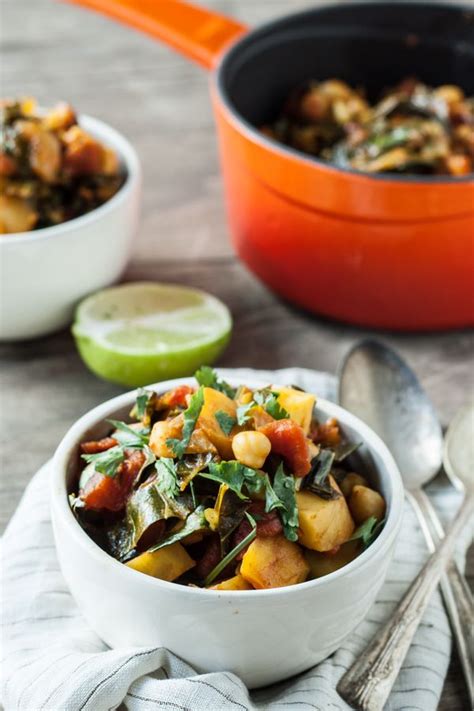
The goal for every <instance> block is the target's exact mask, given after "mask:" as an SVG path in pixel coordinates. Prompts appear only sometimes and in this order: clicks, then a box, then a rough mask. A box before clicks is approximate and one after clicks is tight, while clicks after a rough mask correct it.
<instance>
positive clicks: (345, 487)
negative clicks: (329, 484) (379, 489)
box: [339, 472, 368, 499]
mask: <svg viewBox="0 0 474 711" xmlns="http://www.w3.org/2000/svg"><path fill="white" fill-rule="evenodd" d="M357 485H359V486H367V485H368V482H367V479H364V477H363V476H361V475H360V474H356V472H349V474H346V476H345V477H344V479H343V480H342V481H341V483H340V484H339V488H340V489H341V491H342V493H343V494H344V496H345V497H346V499H348V498H349V496H350V495H351V494H352V489H353V488H354V486H357Z"/></svg>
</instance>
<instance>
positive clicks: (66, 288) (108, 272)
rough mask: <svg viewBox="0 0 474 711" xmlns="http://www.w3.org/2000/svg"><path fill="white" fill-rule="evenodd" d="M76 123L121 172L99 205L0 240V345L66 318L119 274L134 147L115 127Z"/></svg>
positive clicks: (135, 173) (128, 234)
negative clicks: (109, 152)
mask: <svg viewBox="0 0 474 711" xmlns="http://www.w3.org/2000/svg"><path fill="white" fill-rule="evenodd" d="M79 123H80V125H81V126H82V127H83V128H84V129H85V130H86V131H89V132H90V133H91V134H92V135H93V136H94V137H96V138H98V139H99V140H100V141H101V142H102V143H104V144H105V145H107V146H110V147H111V148H114V149H115V150H116V152H117V154H118V155H119V157H120V160H121V162H122V165H123V168H124V170H125V172H126V176H127V177H126V180H125V183H124V184H123V186H122V187H121V188H120V190H119V191H118V192H117V193H116V194H115V195H114V196H113V197H112V198H111V199H110V200H108V201H107V202H105V203H104V204H103V205H101V206H100V207H98V208H96V209H95V210H92V211H91V212H88V213H87V214H85V215H82V216H81V217H76V218H75V219H73V220H69V221H68V222H64V223H62V224H60V225H55V226H54V227H45V228H43V229H39V230H33V231H31V232H21V233H16V234H9V235H0V277H1V278H0V340H2V341H9V340H24V339H28V338H36V337H38V336H43V335H45V334H47V333H51V332H53V331H56V330H58V329H60V328H63V327H64V326H67V324H68V323H70V321H71V320H72V315H73V311H74V307H75V305H76V304H77V302H78V301H79V300H80V299H81V298H82V297H84V296H85V295H86V294H89V293H91V292H92V291H95V290H97V289H101V288H103V287H105V286H108V285H109V284H112V283H113V282H115V281H116V280H117V279H118V278H119V276H120V275H121V273H122V272H123V270H124V268H125V265H126V263H127V261H128V258H129V254H130V251H131V243H132V239H133V236H134V234H135V232H136V228H137V226H138V214H139V204H140V190H141V169H140V164H139V160H138V156H137V154H136V152H135V149H134V148H133V147H132V146H131V144H130V143H129V142H128V141H127V139H126V138H124V137H123V136H122V135H121V134H120V133H118V132H117V131H115V130H114V129H113V128H111V127H110V126H108V125H107V124H105V123H103V122H102V121H98V120H97V119H94V118H91V117H90V116H81V117H80V119H79Z"/></svg>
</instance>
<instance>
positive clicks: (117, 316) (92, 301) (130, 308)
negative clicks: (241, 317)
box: [72, 282, 232, 387]
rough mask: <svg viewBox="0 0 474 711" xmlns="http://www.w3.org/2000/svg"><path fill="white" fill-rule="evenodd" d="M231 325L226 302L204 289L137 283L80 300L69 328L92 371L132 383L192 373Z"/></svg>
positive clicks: (219, 346)
mask: <svg viewBox="0 0 474 711" xmlns="http://www.w3.org/2000/svg"><path fill="white" fill-rule="evenodd" d="M231 329H232V319H231V316H230V313H229V310H228V309H227V307H226V306H225V305H224V304H223V303H222V302H221V301H219V300H218V299H216V298H215V297H214V296H211V295H210V294H207V293H206V292H204V291H200V290H198V289H190V288H188V287H184V286H178V285H175V284H159V283H155V282H136V283H132V284H123V285H121V286H117V287H112V288H110V289H104V290H103V291H99V292H97V293H96V294H93V295H92V296H89V297H87V298H86V299H84V301H82V302H81V303H80V304H79V306H78V308H77V311H76V318H75V322H74V324H73V327H72V332H73V334H74V338H75V339H76V344H77V347H78V350H79V353H80V354H81V356H82V358H83V360H84V362H85V363H86V365H87V366H88V367H89V368H90V369H91V370H92V371H93V372H94V373H96V375H99V376H100V377H101V378H105V379H106V380H111V381H112V382H115V383H120V384H121V385H130V386H134V387H137V386H139V385H147V384H149V383H153V382H155V381H158V380H167V379H169V378H178V377H181V376H184V375H192V374H193V373H194V371H195V370H196V369H197V368H199V366H201V365H203V364H210V363H212V362H213V361H214V360H215V359H216V358H217V357H218V356H219V355H220V353H221V352H222V350H223V349H224V347H225V346H226V344H227V342H228V340H229V337H230V333H231Z"/></svg>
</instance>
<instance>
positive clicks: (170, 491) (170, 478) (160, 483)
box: [155, 457, 179, 499]
mask: <svg viewBox="0 0 474 711" xmlns="http://www.w3.org/2000/svg"><path fill="white" fill-rule="evenodd" d="M155 469H156V485H157V487H158V490H159V491H160V492H161V493H162V494H163V495H164V496H167V497H168V498H170V499H174V498H175V497H176V496H177V494H178V492H179V486H178V472H177V469H176V465H175V463H174V461H173V460H172V459H170V458H168V457H161V459H159V460H158V461H157V462H156V463H155Z"/></svg>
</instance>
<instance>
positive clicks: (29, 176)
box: [0, 99, 125, 234]
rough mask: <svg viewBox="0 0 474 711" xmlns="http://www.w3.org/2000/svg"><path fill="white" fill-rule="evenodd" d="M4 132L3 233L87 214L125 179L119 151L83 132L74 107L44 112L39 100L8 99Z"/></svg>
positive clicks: (2, 116) (0, 158)
mask: <svg viewBox="0 0 474 711" xmlns="http://www.w3.org/2000/svg"><path fill="white" fill-rule="evenodd" d="M0 131H1V134H0V135H1V143H0V233H3V234H8V233H16V232H28V231H29V230H35V229H41V228H42V227H52V226H53V225H59V224H61V223H62V222H66V221H67V220H71V219H73V218H74V217H80V216H81V215H85V214H86V213H87V212H90V211H91V210H93V209H95V208H96V207H99V205H102V204H103V203H104V202H107V200H110V198H111V197H113V196H114V195H115V194H116V192H117V191H118V190H119V188H120V187H121V185H122V184H123V182H124V180H125V176H124V168H123V166H122V165H121V164H120V161H119V157H118V155H117V152H116V151H115V150H114V149H113V148H110V147H108V146H107V145H104V144H103V143H101V142H100V141H99V140H97V139H96V138H94V136H92V135H91V134H90V133H88V132H87V131H86V130H85V129H84V128H82V127H81V126H80V125H79V124H78V120H77V117H76V113H75V111H74V109H73V108H72V106H70V105H69V104H66V103H61V104H58V105H57V106H55V107H54V108H52V109H50V110H48V111H46V112H42V111H40V110H39V109H38V107H37V104H36V102H35V100H34V99H22V100H4V101H3V102H1V113H0Z"/></svg>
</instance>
